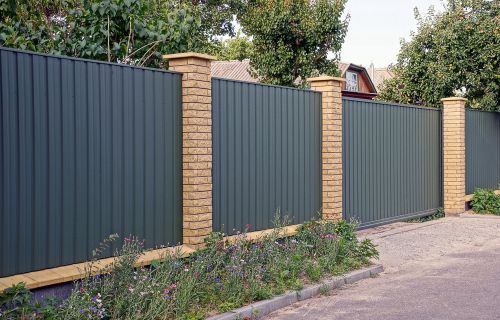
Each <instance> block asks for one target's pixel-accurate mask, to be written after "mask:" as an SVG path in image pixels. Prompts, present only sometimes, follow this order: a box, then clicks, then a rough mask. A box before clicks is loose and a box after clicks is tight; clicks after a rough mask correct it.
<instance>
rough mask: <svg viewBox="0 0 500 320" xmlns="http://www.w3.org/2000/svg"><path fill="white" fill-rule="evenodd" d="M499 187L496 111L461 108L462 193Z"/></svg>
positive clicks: (498, 116)
mask: <svg viewBox="0 0 500 320" xmlns="http://www.w3.org/2000/svg"><path fill="white" fill-rule="evenodd" d="M476 188H491V189H498V188H500V113H499V112H484V111H478V110H471V109H466V110H465V190H466V191H465V192H466V193H467V194H471V193H473V192H474V190H475V189H476Z"/></svg>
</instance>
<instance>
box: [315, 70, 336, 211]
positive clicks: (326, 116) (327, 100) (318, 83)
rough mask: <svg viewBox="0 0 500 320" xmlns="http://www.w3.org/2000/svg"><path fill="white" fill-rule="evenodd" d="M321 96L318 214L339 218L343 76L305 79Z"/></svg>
mask: <svg viewBox="0 0 500 320" xmlns="http://www.w3.org/2000/svg"><path fill="white" fill-rule="evenodd" d="M307 81H309V83H310V84H311V89H312V90H315V91H319V92H321V95H322V110H321V112H322V130H321V132H322V135H321V136H322V146H321V148H322V170H323V172H322V190H323V195H322V199H323V200H322V216H323V219H325V220H338V219H341V218H342V86H343V82H344V81H345V80H344V79H343V78H335V77H328V76H322V77H317V78H310V79H307Z"/></svg>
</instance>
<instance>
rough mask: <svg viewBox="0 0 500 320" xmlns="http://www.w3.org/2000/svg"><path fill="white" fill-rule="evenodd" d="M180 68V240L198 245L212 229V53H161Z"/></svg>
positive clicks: (171, 67) (187, 243)
mask: <svg viewBox="0 0 500 320" xmlns="http://www.w3.org/2000/svg"><path fill="white" fill-rule="evenodd" d="M163 58H164V59H167V60H168V63H169V68H170V70H173V71H179V72H182V73H183V75H182V188H183V189H182V202H183V203H182V217H183V218H182V242H183V244H185V245H188V246H192V247H195V248H196V247H199V246H201V245H202V244H203V239H204V238H205V237H206V236H207V235H209V234H210V233H211V232H212V99H211V97H212V81H211V78H210V63H211V61H212V60H215V57H212V56H209V55H206V54H199V53H193V52H188V53H178V54H169V55H165V56H163Z"/></svg>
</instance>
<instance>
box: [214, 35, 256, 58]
mask: <svg viewBox="0 0 500 320" xmlns="http://www.w3.org/2000/svg"><path fill="white" fill-rule="evenodd" d="M252 51H253V43H252V41H251V40H250V39H249V38H248V37H247V36H244V35H241V34H240V33H239V32H238V33H237V35H236V37H234V38H229V39H226V40H224V41H222V42H221V43H220V45H219V46H217V47H216V48H215V50H214V54H215V55H216V56H217V59H218V60H240V61H241V60H244V59H250V56H251V55H252Z"/></svg>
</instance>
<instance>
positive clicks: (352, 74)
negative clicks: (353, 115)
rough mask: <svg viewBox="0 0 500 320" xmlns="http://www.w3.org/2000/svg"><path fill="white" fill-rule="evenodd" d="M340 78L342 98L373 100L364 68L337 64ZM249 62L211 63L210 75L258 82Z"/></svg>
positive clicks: (374, 92) (349, 64) (371, 85)
mask: <svg viewBox="0 0 500 320" xmlns="http://www.w3.org/2000/svg"><path fill="white" fill-rule="evenodd" d="M338 66H339V70H340V74H341V77H342V78H345V79H346V82H345V84H344V87H343V88H342V96H344V97H354V98H360V99H370V100H371V99H373V98H374V97H376V96H377V89H376V87H375V85H374V84H373V82H372V80H371V78H370V76H369V74H368V71H367V70H366V68H365V67H363V66H360V65H356V64H353V63H345V62H339V63H338ZM249 69H250V61H249V60H248V59H247V60H242V61H238V60H231V61H214V62H212V70H211V75H212V77H214V78H225V79H232V80H240V81H247V82H259V79H257V78H254V77H252V76H251V74H250V72H249V71H248V70H249Z"/></svg>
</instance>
